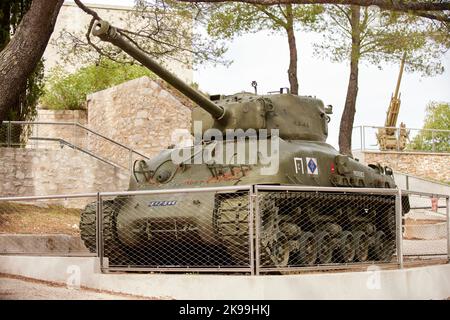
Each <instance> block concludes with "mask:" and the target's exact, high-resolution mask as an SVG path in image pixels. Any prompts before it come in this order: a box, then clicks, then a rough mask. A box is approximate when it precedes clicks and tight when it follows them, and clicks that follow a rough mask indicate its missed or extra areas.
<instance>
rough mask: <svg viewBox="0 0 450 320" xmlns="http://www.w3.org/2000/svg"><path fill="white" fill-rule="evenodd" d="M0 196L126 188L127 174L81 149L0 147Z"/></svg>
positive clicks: (72, 192)
mask: <svg viewBox="0 0 450 320" xmlns="http://www.w3.org/2000/svg"><path fill="white" fill-rule="evenodd" d="M0 161H1V164H2V165H1V166H0V176H1V177H2V178H1V180H0V196H25V195H49V194H74V193H89V192H98V191H112V190H126V189H127V188H128V182H129V180H128V179H129V174H128V172H127V171H125V170H123V169H118V168H116V167H113V166H111V165H109V164H106V163H104V162H101V161H99V160H97V159H95V158H92V157H90V156H89V155H87V154H84V153H82V152H80V151H76V150H73V149H69V148H63V149H59V150H51V149H26V148H0Z"/></svg>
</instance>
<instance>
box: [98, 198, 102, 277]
mask: <svg viewBox="0 0 450 320" xmlns="http://www.w3.org/2000/svg"><path fill="white" fill-rule="evenodd" d="M97 201H98V202H97V207H98V216H97V221H98V228H97V233H98V253H99V257H100V270H102V272H103V269H104V261H103V259H104V250H103V249H104V248H103V199H102V196H101V195H100V193H99V197H98V200H97Z"/></svg>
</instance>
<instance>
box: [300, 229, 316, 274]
mask: <svg viewBox="0 0 450 320" xmlns="http://www.w3.org/2000/svg"><path fill="white" fill-rule="evenodd" d="M298 260H299V261H298V262H299V263H300V265H307V266H311V265H314V264H315V262H316V260H317V243H316V239H314V234H313V233H312V232H304V233H303V234H302V235H301V237H300V244H299V250H298Z"/></svg>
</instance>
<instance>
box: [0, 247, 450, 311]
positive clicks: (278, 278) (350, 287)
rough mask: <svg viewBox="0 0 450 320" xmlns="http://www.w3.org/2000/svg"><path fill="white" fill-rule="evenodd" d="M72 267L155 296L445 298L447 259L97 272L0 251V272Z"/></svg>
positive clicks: (87, 278) (83, 263) (95, 283)
mask: <svg viewBox="0 0 450 320" xmlns="http://www.w3.org/2000/svg"><path fill="white" fill-rule="evenodd" d="M74 267H75V268H77V269H76V270H78V272H77V275H79V281H80V285H81V286H85V287H88V288H93V289H99V290H108V291H113V292H121V293H128V294H134V295H141V296H146V297H152V298H157V299H188V300H211V299H225V300H237V299H242V300H250V299H274V300H280V299H302V300H311V299H338V300H348V299H371V300H375V299H427V300H428V299H439V300H445V299H448V297H450V265H449V264H445V265H434V266H428V267H418V268H409V269H403V270H379V268H378V267H377V266H369V267H368V268H367V271H365V272H344V273H342V272H336V273H326V272H321V273H316V274H298V275H286V276H282V275H266V276H244V275H216V274H211V275H198V274H158V273H155V274H130V273H128V274H123V273H122V274H121V273H110V274H102V273H99V271H98V269H99V261H98V259H96V258H73V257H27V256H10V255H8V256H0V272H2V273H9V274H16V275H20V276H24V277H30V278H35V279H40V280H45V281H53V282H57V283H60V284H63V285H65V284H69V283H71V282H69V279H70V278H73V274H74V273H73V270H74V269H73V268H74ZM69 270H72V271H69ZM71 281H73V280H71ZM237 288H238V290H237ZM272 311H273V310H272ZM273 313H276V312H273Z"/></svg>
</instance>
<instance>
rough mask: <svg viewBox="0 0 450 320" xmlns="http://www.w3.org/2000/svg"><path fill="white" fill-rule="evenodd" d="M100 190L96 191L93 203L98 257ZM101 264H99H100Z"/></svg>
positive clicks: (98, 253)
mask: <svg viewBox="0 0 450 320" xmlns="http://www.w3.org/2000/svg"><path fill="white" fill-rule="evenodd" d="M100 202H101V196H100V192H97V199H96V205H95V253H96V254H97V257H100V233H99V230H100ZM100 265H101V264H100Z"/></svg>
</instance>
